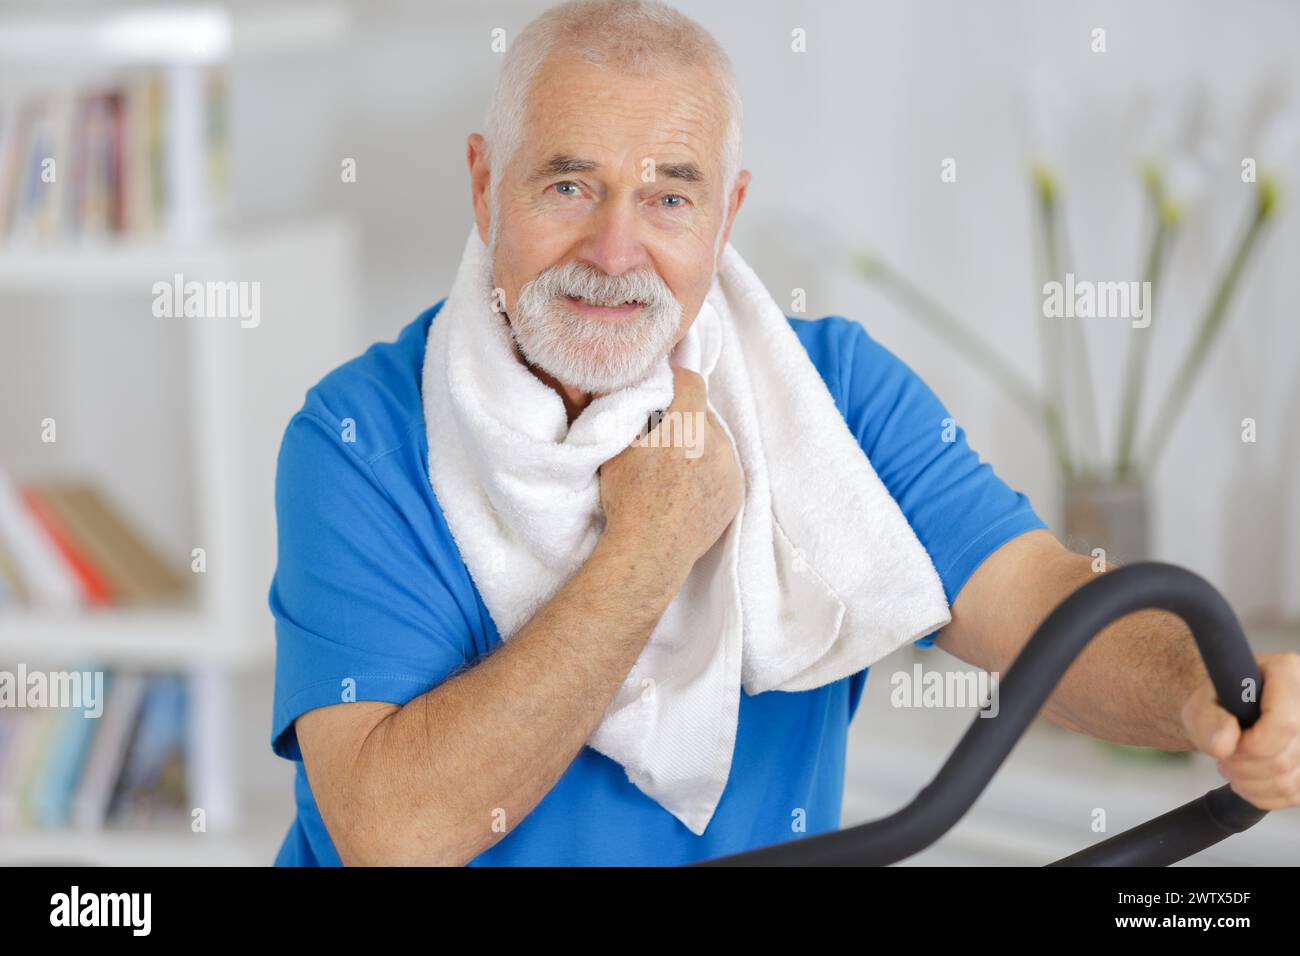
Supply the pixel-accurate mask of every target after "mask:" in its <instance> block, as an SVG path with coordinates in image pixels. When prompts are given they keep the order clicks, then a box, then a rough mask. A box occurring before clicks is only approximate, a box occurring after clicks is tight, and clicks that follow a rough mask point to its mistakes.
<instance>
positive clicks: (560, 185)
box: [555, 180, 582, 196]
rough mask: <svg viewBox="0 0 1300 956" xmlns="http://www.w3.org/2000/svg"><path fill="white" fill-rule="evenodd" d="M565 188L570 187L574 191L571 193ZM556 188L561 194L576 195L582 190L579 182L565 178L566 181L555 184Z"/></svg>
mask: <svg viewBox="0 0 1300 956" xmlns="http://www.w3.org/2000/svg"><path fill="white" fill-rule="evenodd" d="M565 188H570V189H572V190H573V192H571V193H567V192H565V191H564V190H565ZM555 189H556V191H557V192H559V193H560V195H561V196H576V195H578V194H579V193H580V192H582V190H581V189H580V188H579V186H578V184H577V183H575V182H570V181H568V180H565V181H564V182H562V183H556V184H555Z"/></svg>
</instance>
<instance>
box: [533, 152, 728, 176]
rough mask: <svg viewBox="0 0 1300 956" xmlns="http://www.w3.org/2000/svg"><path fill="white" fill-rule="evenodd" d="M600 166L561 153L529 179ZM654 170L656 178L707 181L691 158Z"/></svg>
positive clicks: (583, 170)
mask: <svg viewBox="0 0 1300 956" xmlns="http://www.w3.org/2000/svg"><path fill="white" fill-rule="evenodd" d="M600 168H601V166H600V163H598V162H596V161H595V160H592V159H580V158H579V157H577V156H569V155H566V154H564V153H560V154H558V155H555V156H552V157H551V158H550V159H548V160H546V162H544V163H542V164H541V165H540V166H538V167H537V168H536V169H535V170H534V171H533V174H532V175H531V176H529V177H528V181H529V182H537V181H539V180H542V179H549V178H550V177H551V176H565V175H568V174H569V173H590V172H593V171H595V170H597V169H600ZM654 170H655V176H656V178H657V177H659V176H663V177H664V178H665V179H679V180H681V181H682V182H687V183H703V182H704V181H705V178H704V173H703V172H701V171H700V167H699V166H697V165H696V164H695V163H693V162H690V161H689V160H686V161H682V162H676V163H657V164H656V165H655V167H654Z"/></svg>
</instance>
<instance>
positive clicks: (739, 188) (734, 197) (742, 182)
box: [713, 169, 752, 269]
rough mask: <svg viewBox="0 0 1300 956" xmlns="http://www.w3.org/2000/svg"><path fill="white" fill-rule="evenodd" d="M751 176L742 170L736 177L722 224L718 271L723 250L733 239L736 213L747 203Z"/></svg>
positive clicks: (714, 265) (716, 263)
mask: <svg viewBox="0 0 1300 956" xmlns="http://www.w3.org/2000/svg"><path fill="white" fill-rule="evenodd" d="M751 178H752V177H751V176H750V173H749V170H748V169H742V170H741V171H740V172H739V173H738V174H737V175H736V185H735V186H734V187H733V188H732V190H731V196H730V197H729V198H728V199H727V218H726V221H725V222H724V223H723V224H722V241H721V242H719V243H718V259H719V261H718V262H715V263H714V264H713V267H714V268H715V269H716V268H718V267H719V266H720V264H721V259H722V250H723V249H725V248H726V247H727V241H728V240H729V239H730V238H731V225H732V223H734V222H735V221H736V213H738V212H740V205H741V203H743V202H744V201H745V194H746V193H747V192H748V191H749V181H750V179H751Z"/></svg>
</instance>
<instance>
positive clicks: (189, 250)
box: [0, 219, 340, 295]
mask: <svg viewBox="0 0 1300 956" xmlns="http://www.w3.org/2000/svg"><path fill="white" fill-rule="evenodd" d="M339 229H340V224H339V222H338V221H337V220H334V219H325V220H306V221H302V222H295V223H289V224H284V225H277V226H275V227H273V228H266V229H262V230H253V231H249V232H246V233H242V232H241V233H220V234H218V235H216V236H214V237H212V238H211V239H208V240H206V241H202V242H196V243H191V244H181V243H177V242H174V241H170V240H168V239H167V238H166V237H165V236H159V237H155V238H147V239H138V238H133V239H126V240H116V241H113V240H98V241H96V240H86V241H83V242H80V243H69V242H63V243H58V244H51V245H48V246H41V245H34V244H33V245H7V246H0V293H4V292H40V293H45V294H51V295H67V294H77V293H82V292H103V291H111V290H114V289H116V290H130V291H135V292H141V294H142V295H144V294H148V293H149V290H150V288H151V287H152V286H153V283H155V282H158V281H169V280H170V279H171V277H172V275H173V273H176V272H180V273H184V274H185V275H186V276H187V278H201V277H203V276H204V275H210V274H212V273H214V272H218V271H220V270H223V269H228V268H229V267H230V263H232V262H236V261H242V262H247V261H250V259H255V258H256V257H258V256H260V255H264V254H271V253H281V252H284V251H286V250H292V249H293V248H294V247H295V246H297V245H299V244H303V243H309V242H318V241H319V239H320V236H321V235H322V233H328V232H330V231H334V232H337V231H338V230H339Z"/></svg>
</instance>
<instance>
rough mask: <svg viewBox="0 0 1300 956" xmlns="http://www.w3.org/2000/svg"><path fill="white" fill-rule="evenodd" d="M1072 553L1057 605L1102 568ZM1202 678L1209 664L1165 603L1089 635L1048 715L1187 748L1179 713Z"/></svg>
mask: <svg viewBox="0 0 1300 956" xmlns="http://www.w3.org/2000/svg"><path fill="white" fill-rule="evenodd" d="M1071 557H1072V558H1075V560H1070V561H1066V562H1064V565H1063V569H1062V572H1061V575H1060V580H1061V587H1060V589H1059V594H1058V596H1057V598H1056V601H1055V603H1053V604H1052V605H1051V606H1052V607H1055V605H1056V604H1059V603H1060V601H1063V600H1064V599H1065V598H1066V597H1068V596H1069V595H1070V594H1072V593H1073V592H1074V591H1075V590H1076V589H1078V588H1080V587H1082V586H1083V585H1085V584H1087V583H1088V582H1089V581H1090V580H1092V579H1093V578H1094V577H1095V576H1096V573H1095V572H1093V571H1092V568H1091V561H1090V560H1089V559H1088V558H1086V557H1081V556H1075V555H1072V556H1071ZM1111 568H1112V569H1113V566H1111ZM1049 610H1050V608H1049ZM1204 679H1205V666H1204V665H1203V664H1202V663H1201V657H1200V654H1199V652H1198V651H1197V649H1196V642H1195V641H1194V640H1193V638H1192V635H1191V632H1190V631H1189V630H1188V629H1187V626H1186V625H1185V624H1184V623H1183V622H1182V620H1181V619H1180V618H1178V617H1177V616H1176V615H1173V614H1170V613H1168V612H1165V611H1139V612H1137V613H1135V614H1130V615H1128V616H1127V617H1124V618H1121V619H1120V620H1118V621H1116V622H1115V623H1114V624H1112V625H1111V626H1110V627H1108V628H1106V629H1105V630H1104V631H1102V632H1101V633H1100V634H1098V635H1097V636H1096V637H1094V638H1093V639H1092V641H1091V642H1089V644H1088V646H1087V647H1086V648H1085V650H1084V652H1083V653H1082V654H1081V655H1080V656H1079V658H1078V659H1077V660H1076V661H1075V662H1074V664H1073V665H1072V666H1071V667H1070V669H1069V670H1068V671H1066V673H1065V676H1064V677H1063V678H1062V679H1061V683H1060V684H1058V685H1057V688H1056V690H1055V691H1054V692H1053V694H1052V696H1051V697H1050V698H1048V701H1047V705H1046V706H1045V707H1044V710H1043V716H1045V717H1047V718H1048V719H1049V720H1051V721H1052V722H1054V723H1056V724H1059V725H1061V726H1062V727H1067V728H1069V729H1070V730H1076V731H1079V732H1080V733H1086V734H1089V735H1090V736H1093V737H1100V738H1102V739H1103V740H1111V741H1114V742H1116V743H1122V744H1131V745H1135V746H1141V747H1159V748H1162V749H1164V750H1188V749H1191V747H1192V743H1191V741H1190V740H1189V739H1188V737H1187V734H1186V731H1185V730H1184V728H1183V724H1182V720H1181V717H1180V714H1181V711H1182V706H1183V704H1184V703H1185V702H1186V700H1187V698H1188V697H1189V696H1190V695H1191V693H1192V692H1193V691H1194V690H1195V689H1196V686H1197V685H1198V684H1199V683H1200V682H1201V681H1202V680H1204Z"/></svg>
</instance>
